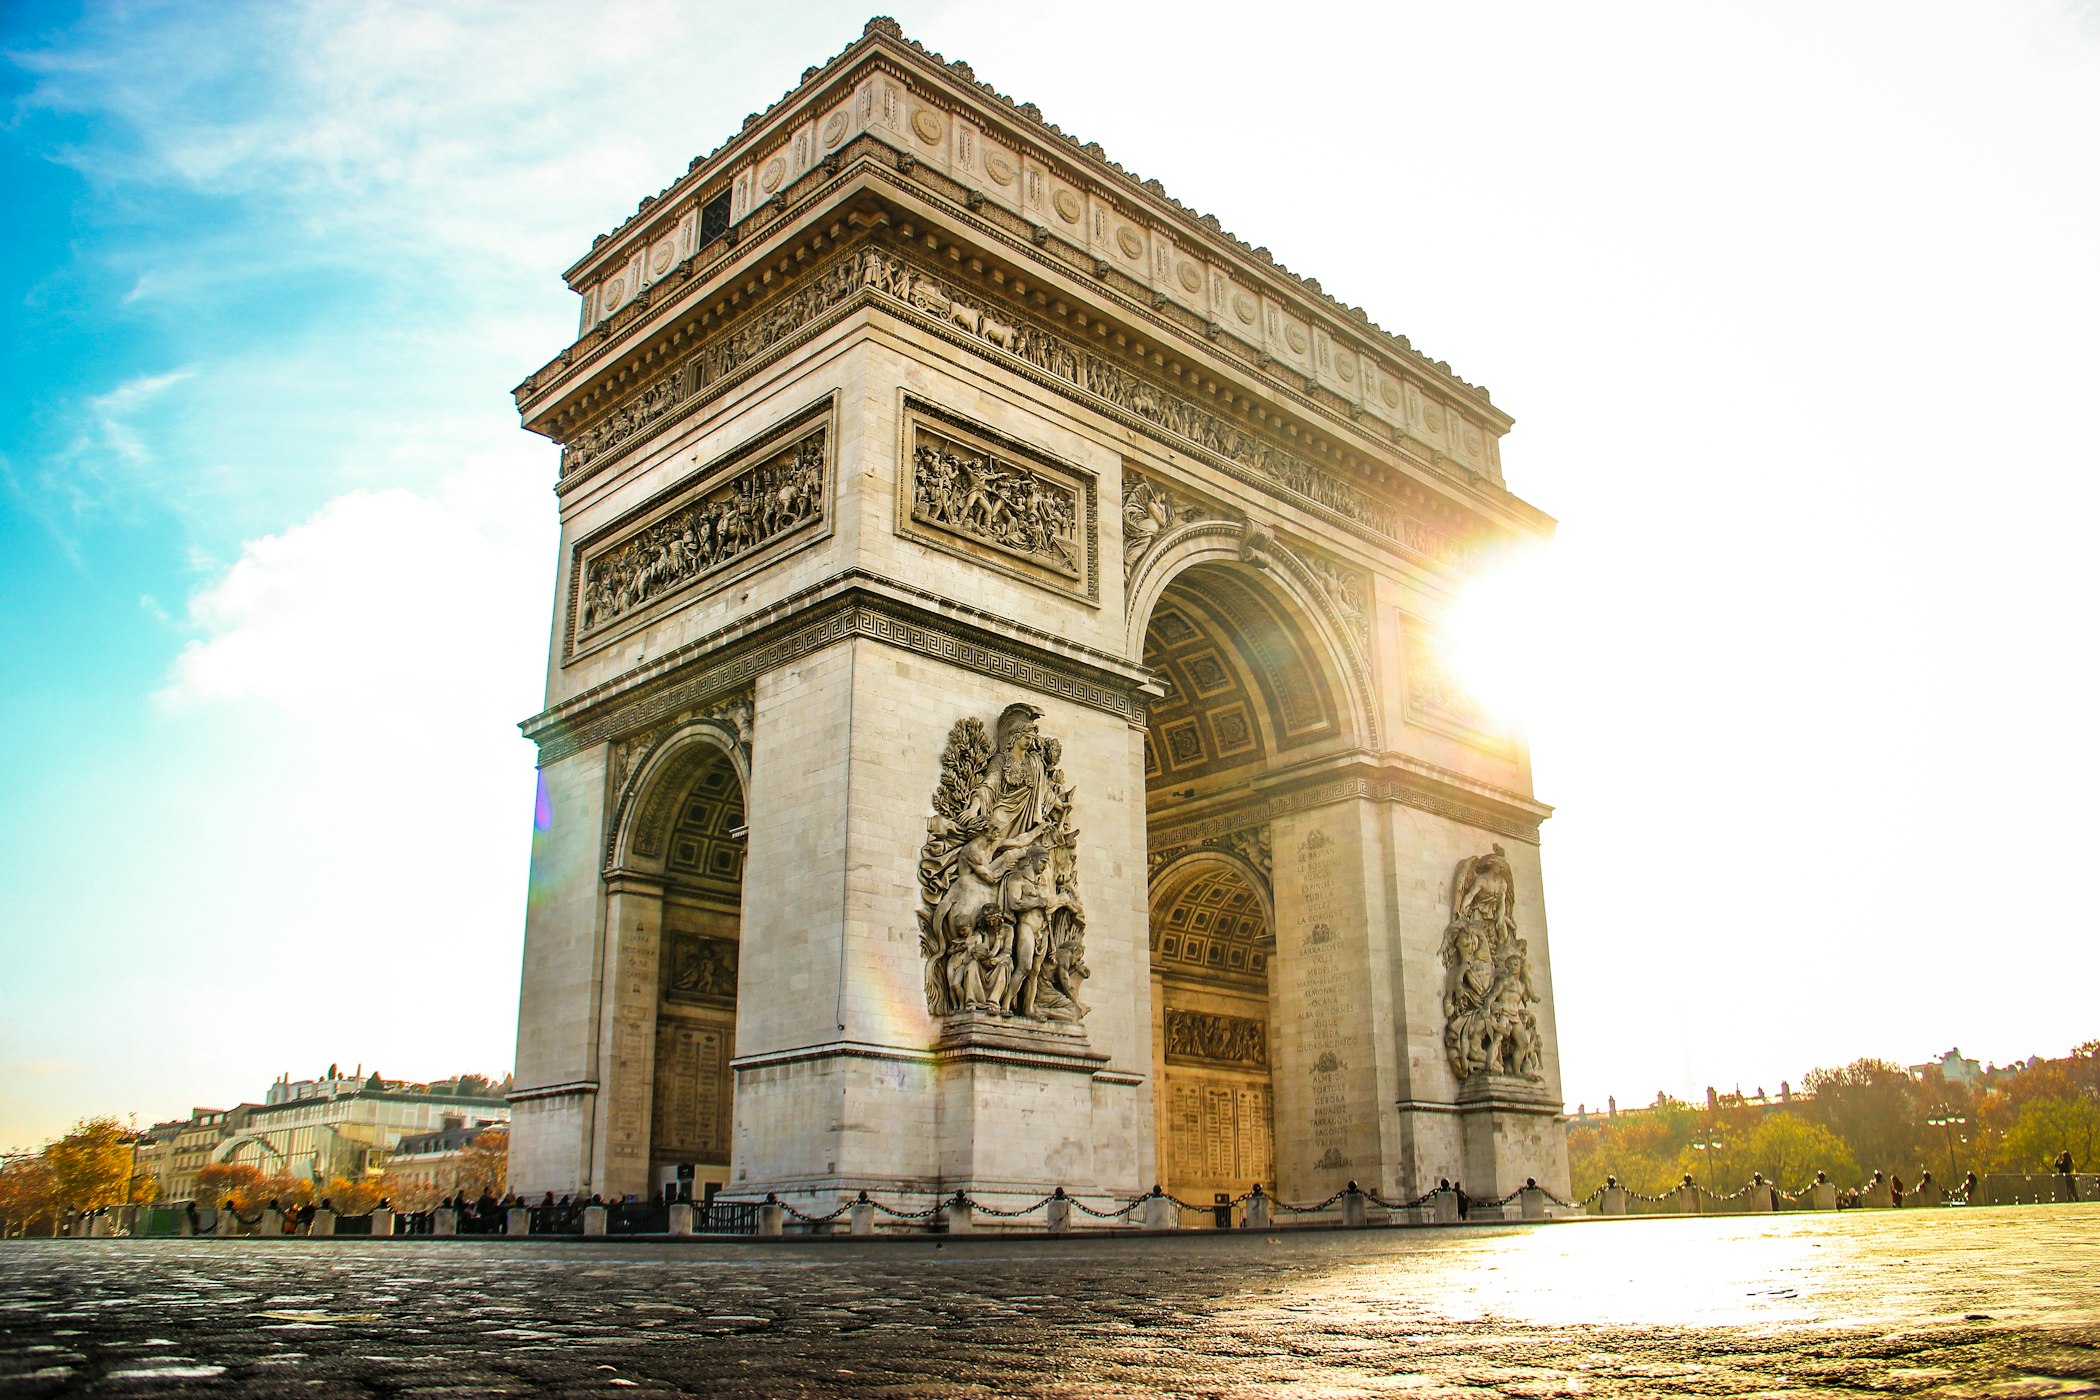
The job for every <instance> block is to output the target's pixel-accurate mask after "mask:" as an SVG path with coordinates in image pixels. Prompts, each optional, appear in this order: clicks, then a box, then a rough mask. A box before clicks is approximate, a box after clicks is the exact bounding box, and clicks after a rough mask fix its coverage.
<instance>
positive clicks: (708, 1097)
mask: <svg viewBox="0 0 2100 1400" xmlns="http://www.w3.org/2000/svg"><path fill="white" fill-rule="evenodd" d="M748 735H749V720H748V712H746V713H745V714H744V716H743V722H742V723H739V722H738V721H737V716H736V715H734V714H728V713H722V712H721V707H718V709H717V712H711V713H709V714H707V715H703V716H699V717H690V718H688V719H686V720H685V721H683V722H681V723H679V724H677V725H675V726H673V727H671V728H669V729H667V730H665V731H663V732H661V733H660V734H658V735H655V736H647V737H645V738H644V739H642V740H640V741H630V742H631V743H632V745H633V748H635V749H638V750H640V752H639V755H638V757H637V756H635V755H633V754H630V755H629V759H630V761H631V763H632V771H631V774H630V775H629V776H628V777H627V778H626V779H625V781H623V782H622V783H621V784H620V791H619V796H618V799H617V801H618V805H617V808H616V813H617V815H616V818H615V822H614V826H613V831H612V834H611V837H610V839H609V841H608V843H607V856H606V870H605V887H606V890H607V895H608V901H607V913H606V923H607V936H608V945H607V951H606V959H607V968H608V972H609V974H612V975H608V977H607V978H606V990H605V993H604V996H605V999H606V1003H605V1012H606V1015H605V1020H606V1022H607V1024H608V1026H609V1028H610V1032H611V1033H610V1035H608V1036H605V1037H604V1038H603V1039H602V1040H601V1044H600V1054H601V1065H602V1067H601V1081H602V1088H601V1091H600V1100H599V1107H598V1114H599V1129H598V1131H599V1140H600V1141H601V1142H603V1143H604V1144H605V1147H606V1156H605V1159H604V1162H603V1166H602V1167H601V1168H600V1169H599V1170H598V1171H597V1172H596V1173H594V1175H595V1176H596V1178H597V1189H599V1190H601V1191H604V1192H605V1193H606V1194H608V1195H616V1194H625V1193H627V1192H634V1193H635V1194H638V1195H651V1196H660V1195H664V1194H671V1195H676V1196H680V1197H688V1198H692V1199H705V1198H707V1197H708V1196H711V1195H713V1194H714V1192H716V1191H718V1190H720V1189H722V1188H723V1187H725V1186H726V1185H727V1184H728V1182H729V1180H730V1145H731V1143H732V1142H733V1141H734V1137H735V1134H734V1123H735V1094H734V1077H733V1074H732V1072H731V1069H730V1064H731V1062H732V1061H733V1060H734V1059H735V1057H736V1019H737V1005H738V995H737V994H738V984H739V968H740V966H741V963H742V941H743V940H742V930H743V877H744V860H745V854H746V849H747V841H746V834H745V792H746V788H747V782H748V778H749V773H750V762H749V750H748V747H747V741H748ZM614 969H617V972H614ZM641 1124H646V1125H647V1132H646V1136H641V1135H639V1134H637V1133H635V1132H634V1128H635V1127H637V1126H639V1125H641Z"/></svg>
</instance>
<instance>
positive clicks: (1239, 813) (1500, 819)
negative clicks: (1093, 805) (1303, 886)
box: [1146, 754, 1553, 851]
mask: <svg viewBox="0 0 2100 1400" xmlns="http://www.w3.org/2000/svg"><path fill="white" fill-rule="evenodd" d="M1273 782H1274V786H1270V785H1269V784H1268V783H1267V782H1265V783H1264V785H1263V790H1262V791H1260V792H1259V793H1257V794H1255V795H1252V796H1248V797H1243V798H1240V799H1238V800H1236V801H1234V802H1232V803H1231V804H1230V805H1229V806H1226V807H1222V808H1214V809H1212V810H1211V811H1209V812H1206V813H1203V814H1201V815H1198V816H1195V817H1191V818H1187V819H1184V820H1181V821H1176V820H1174V819H1173V818H1172V817H1170V816H1166V815H1155V816H1153V817H1152V819H1151V821H1150V822H1149V823H1148V824H1147V828H1146V845H1147V847H1148V848H1149V849H1150V850H1154V851H1171V850H1174V849H1177V848H1179V847H1184V846H1200V845H1204V844H1207V843H1210V842H1212V841H1216V840H1221V839H1223V838H1226V837H1229V836H1230V835H1232V833H1234V832H1236V831H1240V830H1242V829H1244V828H1246V827H1249V826H1257V825H1260V824H1262V823H1265V822H1270V821H1273V820H1275V819H1276V818H1278V817H1283V816H1289V815H1290V814H1292V813H1294V812H1303V811H1309V810H1311V809H1313V808H1316V807H1330V806H1333V805H1334V804H1335V803H1338V802H1349V801H1356V800H1362V801H1369V802H1392V803H1397V804H1399V805H1400V806H1403V807H1413V808H1415V809H1417V810H1418V811H1424V812H1430V813H1433V814H1435V815H1437V816H1440V817H1448V818H1449V819H1451V820H1452V821H1455V822H1460V823H1462V824H1464V825H1466V826H1471V827H1476V828H1478V829H1480V830H1482V831H1491V832H1495V833H1497V834H1499V835H1503V836H1508V837H1511V838H1513V839H1515V840H1518V841H1523V842H1527V843H1529V844H1531V845H1537V844H1538V840H1539V826H1540V824H1541V823H1542V822H1544V821H1545V820H1546V819H1547V818H1548V817H1550V816H1551V815H1552V814H1553V809H1552V808H1551V807H1548V806H1546V805H1545V804H1544V803H1542V802H1535V801H1533V800H1531V799H1530V798H1528V797H1525V796H1523V795H1522V794H1521V793H1516V792H1511V791H1510V790H1508V789H1506V788H1497V787H1492V786H1490V785H1488V784H1485V783H1481V782H1478V781H1476V780H1474V779H1472V778H1468V777H1466V776H1464V775H1463V774H1460V773H1454V772H1452V771H1451V770H1449V769H1446V768H1439V767H1437V766H1436V765H1434V764H1428V763H1421V762H1418V761H1416V760H1413V759H1409V758H1405V757H1403V756H1401V755H1399V754H1386V755H1383V756H1381V757H1379V758H1375V759H1374V758H1372V757H1371V756H1369V755H1356V756H1352V757H1351V758H1349V759H1347V760H1346V761H1345V763H1344V764H1343V765H1340V766H1339V767H1338V766H1337V765H1335V764H1334V763H1332V762H1325V763H1321V762H1316V763H1314V764H1312V765H1308V767H1307V769H1305V770H1303V771H1300V772H1297V773H1291V772H1284V773H1280V774H1277V775H1275V777H1274V779H1273Z"/></svg>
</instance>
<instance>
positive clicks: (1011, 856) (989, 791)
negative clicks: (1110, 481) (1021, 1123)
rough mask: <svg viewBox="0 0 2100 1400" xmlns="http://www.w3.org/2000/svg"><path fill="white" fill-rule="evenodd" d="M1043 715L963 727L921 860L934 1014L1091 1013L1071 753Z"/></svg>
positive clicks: (1017, 708) (1013, 708)
mask: <svg viewBox="0 0 2100 1400" xmlns="http://www.w3.org/2000/svg"><path fill="white" fill-rule="evenodd" d="M1041 716H1042V711H1040V710H1038V709H1036V708H1035V706H1033V705H1009V706H1007V707H1006V709H1005V711H1004V712H1003V713H1002V714H1001V715H1000V716H999V719H998V722H997V724H996V725H995V726H994V727H993V728H992V730H991V731H990V732H987V731H986V729H985V725H984V721H982V720H980V719H976V718H969V719H964V720H961V721H959V722H958V723H957V724H956V726H955V728H954V729H953V730H952V731H951V732H950V733H949V736H948V747H947V750H946V751H945V752H944V753H943V754H942V755H941V782H940V786H939V787H938V788H937V789H935V791H934V794H933V812H934V814H933V817H932V819H931V820H930V821H928V822H927V824H926V833H927V834H926V845H925V847H924V848H923V850H922V851H921V853H920V859H919V890H920V893H921V895H922V896H923V898H924V901H925V907H924V908H922V909H921V910H920V911H919V951H920V953H921V954H922V955H923V956H924V958H925V960H926V1009H927V1010H928V1011H929V1012H931V1013H932V1014H933V1015H934V1016H937V1017H948V1016H957V1015H962V1014H966V1013H977V1014H982V1015H995V1016H1011V1017H1019V1018H1022V1019H1024V1020H1031V1021H1077V1020H1079V1019H1081V1018H1082V1017H1084V1016H1085V1015H1086V1013H1087V1006H1086V1003H1085V1002H1084V1001H1082V1000H1080V996H1079V990H1080V984H1081V983H1082V982H1083V981H1085V979H1086V978H1087V976H1088V975H1089V974H1088V971H1087V966H1086V949H1085V941H1086V911H1085V908H1084V907H1083V906H1082V905H1081V903H1080V899H1079V880H1078V868H1077V867H1078V838H1079V832H1078V829H1077V828H1075V827H1074V826H1073V825H1072V820H1071V819H1072V789H1071V787H1070V785H1069V784H1067V783H1066V782H1065V777H1064V773H1063V770H1062V769H1061V768H1060V767H1059V764H1060V762H1061V761H1062V756H1063V754H1062V746H1061V745H1060V744H1059V743H1058V741H1057V740H1055V739H1048V738H1045V737H1043V735H1042V734H1041V733H1040V732H1038V730H1037V728H1036V721H1037V720H1038V719H1040V718H1041Z"/></svg>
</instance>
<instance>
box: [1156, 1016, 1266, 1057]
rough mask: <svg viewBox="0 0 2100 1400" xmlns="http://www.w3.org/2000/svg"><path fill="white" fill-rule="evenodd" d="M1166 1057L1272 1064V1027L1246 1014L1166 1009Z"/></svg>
mask: <svg viewBox="0 0 2100 1400" xmlns="http://www.w3.org/2000/svg"><path fill="white" fill-rule="evenodd" d="M1167 1058H1168V1059H1169V1060H1181V1061H1190V1062H1199V1063H1204V1062H1207V1063H1210V1064H1221V1065H1251V1066H1253V1067H1254V1068H1256V1069H1267V1068H1268V1067H1269V1028H1268V1027H1267V1026H1265V1025H1263V1024H1262V1023H1261V1022H1260V1021H1257V1020H1254V1019H1252V1018H1251V1017H1247V1016H1221V1015H1216V1014H1213V1013H1211V1012H1208V1011H1183V1010H1179V1009H1173V1010H1169V1011H1168V1012H1167Z"/></svg>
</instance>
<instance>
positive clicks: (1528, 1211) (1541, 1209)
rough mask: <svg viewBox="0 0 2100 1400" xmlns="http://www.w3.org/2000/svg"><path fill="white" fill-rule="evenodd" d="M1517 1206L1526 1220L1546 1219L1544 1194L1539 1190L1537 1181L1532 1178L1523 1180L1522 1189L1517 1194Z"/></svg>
mask: <svg viewBox="0 0 2100 1400" xmlns="http://www.w3.org/2000/svg"><path fill="white" fill-rule="evenodd" d="M1517 1204H1518V1205H1519V1206H1520V1207H1522V1211H1523V1216H1524V1218H1525V1219H1526V1220H1544V1219H1545V1218H1546V1193H1545V1192H1544V1191H1541V1190H1539V1184H1538V1181H1537V1179H1536V1178H1534V1177H1528V1176H1527V1177H1525V1178H1524V1189H1523V1190H1522V1191H1520V1192H1518V1193H1517Z"/></svg>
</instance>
